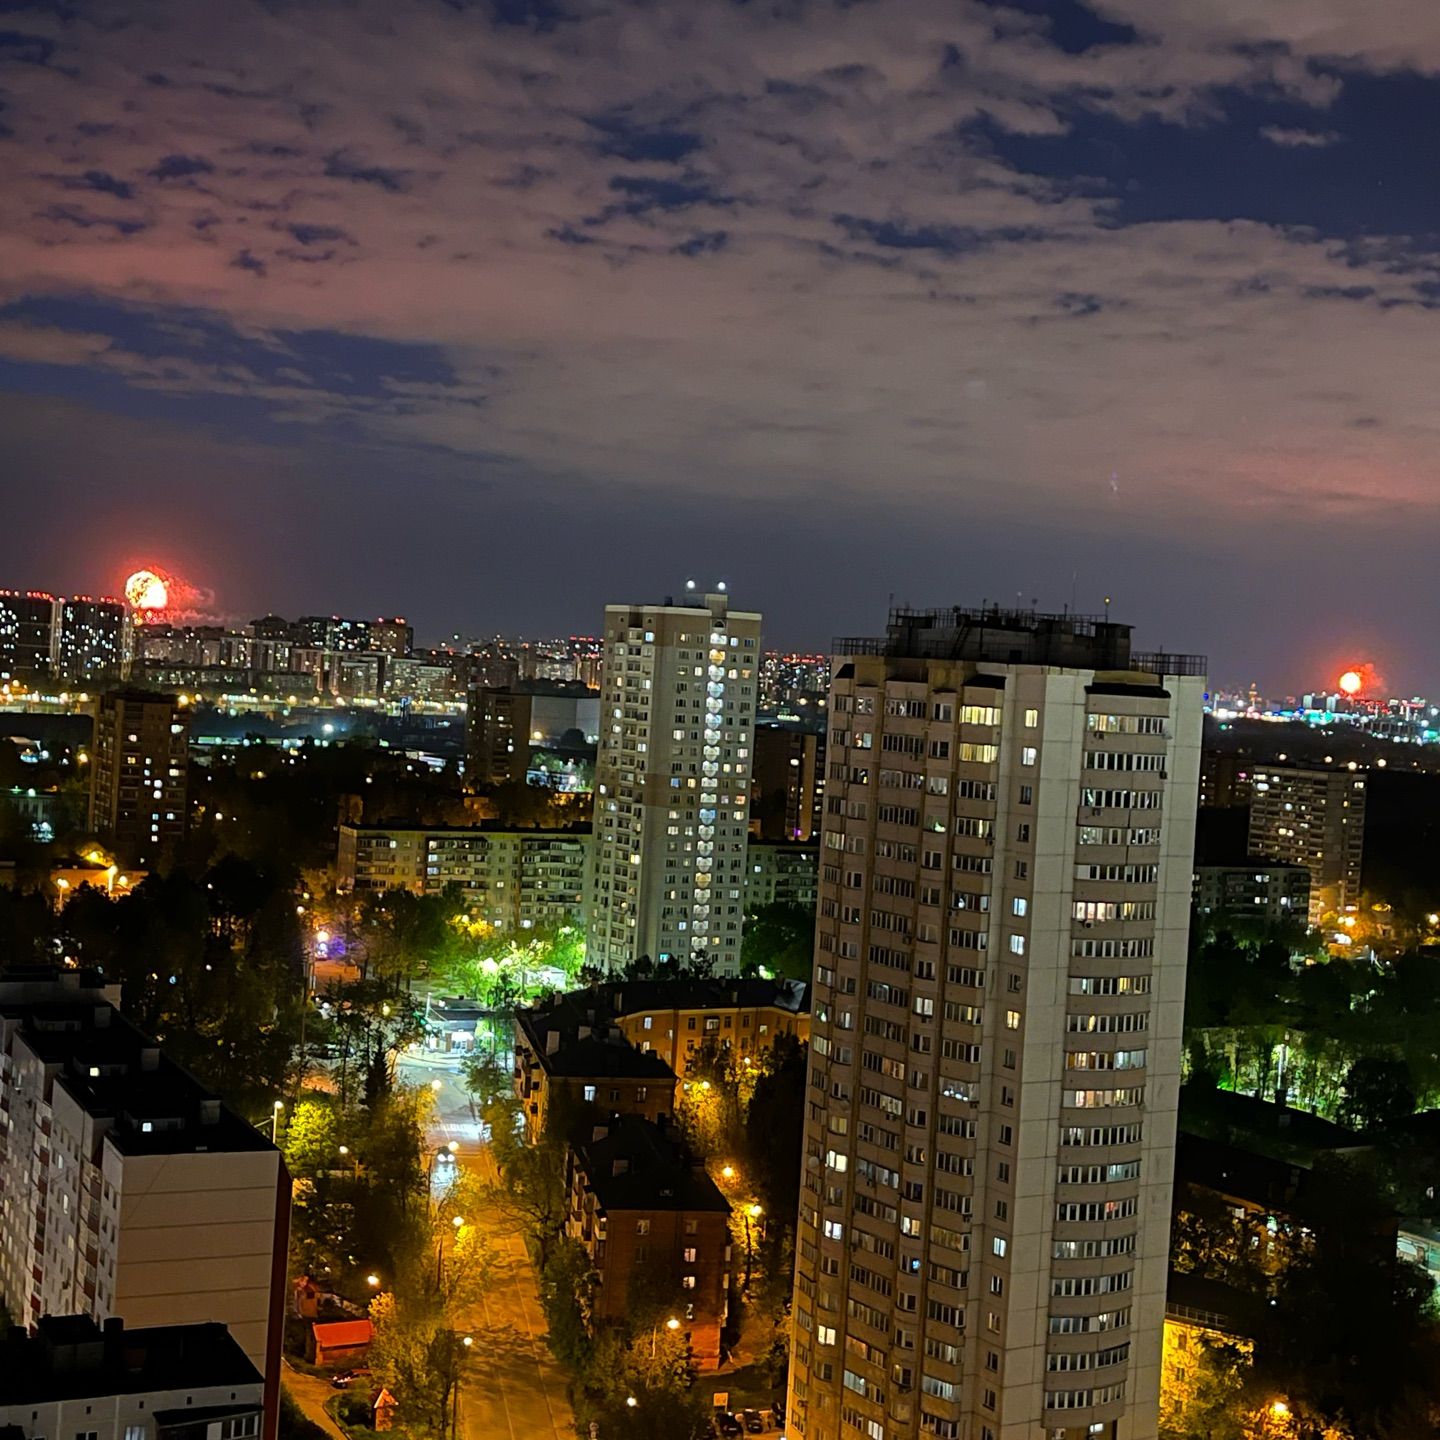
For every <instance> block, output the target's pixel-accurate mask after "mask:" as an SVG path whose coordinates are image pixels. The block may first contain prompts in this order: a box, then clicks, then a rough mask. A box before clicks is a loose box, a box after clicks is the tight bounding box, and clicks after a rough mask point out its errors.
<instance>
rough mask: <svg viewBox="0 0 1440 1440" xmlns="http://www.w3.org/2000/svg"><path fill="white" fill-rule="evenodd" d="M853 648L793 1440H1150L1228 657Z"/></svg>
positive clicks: (953, 631)
mask: <svg viewBox="0 0 1440 1440" xmlns="http://www.w3.org/2000/svg"><path fill="white" fill-rule="evenodd" d="M836 650H837V657H836V672H835V679H834V683H833V686H832V689H831V698H830V707H831V722H830V723H831V731H830V735H829V737H828V743H829V773H828V776H827V781H826V812H827V813H826V815H825V821H824V831H823V837H822V848H821V882H820V914H819V924H818V934H817V942H816V943H817V951H816V984H815V990H814V1017H813V1031H812V1040H811V1066H812V1068H811V1077H810V1079H811V1086H812V1089H811V1091H810V1095H811V1105H810V1111H809V1115H808V1117H807V1122H806V1131H805V1147H806V1148H805V1170H804V1183H803V1188H802V1190H801V1200H800V1215H799V1228H798V1232H797V1245H796V1276H795V1295H794V1302H795V1303H794V1318H795V1328H794V1350H793V1355H792V1364H791V1370H790V1376H791V1379H790V1411H789V1415H788V1417H787V1419H788V1430H787V1433H789V1434H790V1435H791V1436H792V1437H798V1440H851V1437H854V1436H860V1437H864V1440H914V1437H919V1436H939V1437H950V1440H1036V1437H1046V1440H1082V1437H1083V1440H1090V1437H1096V1436H1099V1437H1107V1440H1154V1436H1155V1434H1156V1422H1157V1413H1156V1412H1157V1406H1158V1394H1159V1379H1160V1345H1161V1326H1162V1320H1163V1315H1164V1305H1165V1277H1166V1270H1167V1260H1168V1250H1169V1216H1170V1181H1171V1171H1172V1168H1173V1157H1174V1143H1175V1123H1176V1108H1177V1103H1178V1091H1179V1083H1180V1055H1181V1018H1182V1017H1181V1011H1182V1005H1183V999H1184V982H1185V959H1186V937H1187V929H1188V919H1189V909H1190V884H1191V861H1192V852H1193V844H1194V823H1195V808H1196V797H1197V789H1198V772H1199V759H1200V723H1201V708H1202V699H1203V691H1204V683H1205V682H1204V669H1205V666H1204V661H1203V660H1202V659H1201V658H1200V657H1196V656H1171V655H1142V654H1139V653H1132V651H1131V647H1130V630H1129V627H1128V626H1124V625H1117V624H1111V623H1109V622H1108V621H1100V620H1090V619H1085V618H1081V617H1076V616H1068V615H1067V616H1061V615H1037V614H1032V613H1030V612H1002V611H995V610H985V611H976V610H961V609H944V610H934V611H910V610H900V611H896V612H893V613H892V615H891V620H890V625H889V630H888V634H887V635H886V637H885V638H883V639H879V640H852V641H839V642H837V644H836Z"/></svg>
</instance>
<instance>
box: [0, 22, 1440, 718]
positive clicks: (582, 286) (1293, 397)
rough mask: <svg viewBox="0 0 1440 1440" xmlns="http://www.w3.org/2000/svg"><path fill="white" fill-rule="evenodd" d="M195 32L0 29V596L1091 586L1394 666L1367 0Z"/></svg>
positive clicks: (1391, 504) (1403, 337)
mask: <svg viewBox="0 0 1440 1440" xmlns="http://www.w3.org/2000/svg"><path fill="white" fill-rule="evenodd" d="M211 11H212V7H185V6H180V5H177V4H168V5H161V6H158V7H147V8H146V9H145V10H144V11H143V12H142V11H141V10H140V9H139V8H138V7H133V6H131V5H127V4H122V5H120V6H118V7H107V8H106V11H105V13H104V15H103V16H102V15H101V14H100V13H99V11H98V10H96V9H94V8H92V7H90V6H87V5H83V4H82V5H80V6H77V7H67V8H66V9H65V10H64V11H63V12H62V11H61V10H59V9H58V8H52V7H48V6H38V5H37V6H33V7H28V8H26V9H25V10H24V11H22V12H18V13H19V15H20V17H21V18H20V19H17V21H16V24H15V26H14V27H13V30H12V31H11V32H8V33H7V39H6V43H5V45H4V47H3V51H0V55H3V66H4V70H5V88H6V101H7V108H6V111H5V126H6V133H5V135H4V137H3V138H0V143H3V144H4V146H5V147H6V150H7V152H8V154H9V156H10V160H11V163H10V165H9V166H8V167H7V168H8V170H9V171H10V173H11V176H12V198H13V201H14V203H13V204H12V206H11V207H9V214H8V217H7V220H6V222H5V224H4V226H3V227H0V261H3V266H0V271H3V273H4V275H5V277H6V278H5V281H4V282H3V287H0V386H3V389H4V391H5V392H6V395H5V398H4V400H3V401H0V405H3V409H0V436H3V439H0V470H3V472H4V473H5V474H6V475H7V477H8V480H9V484H8V485H7V498H8V499H9V500H10V502H11V514H12V517H13V519H14V522H15V524H16V528H17V531H18V533H19V534H21V535H22V536H23V537H24V538H25V541H26V549H27V561H28V564H27V567H26V568H27V570H28V571H29V572H30V573H27V574H25V575H20V576H17V577H15V581H14V582H13V583H18V584H24V585H30V584H41V583H44V584H48V585H52V586H55V587H58V588H60V589H63V590H73V589H86V590H88V589H93V588H94V586H93V581H89V580H88V579H87V576H88V574H89V573H91V572H96V571H98V572H100V573H105V574H110V573H116V574H119V575H123V574H125V573H128V571H130V570H132V569H135V568H138V567H139V566H140V565H141V564H144V563H146V562H149V561H153V562H155V563H158V564H161V565H163V566H165V567H167V568H169V569H172V570H175V571H177V572H179V573H182V574H186V575H190V576H195V577H203V582H202V581H197V583H198V584H200V587H201V588H202V589H206V590H209V591H212V592H213V593H214V594H215V595H217V596H221V597H224V601H225V608H226V609H227V610H233V611H235V612H244V611H245V610H248V609H252V608H254V607H255V605H257V604H260V603H262V602H265V603H269V604H273V605H274V606H276V607H277V608H280V609H282V610H288V611H291V612H298V613H304V612H307V611H312V610H314V609H316V608H321V607H322V606H323V608H325V609H331V608H335V609H338V610H341V611H342V612H348V613H362V614H369V613H372V612H374V613H385V614H392V613H395V612H396V611H397V610H399V609H403V610H405V611H406V613H407V614H409V615H410V616H411V618H412V619H413V620H414V621H415V623H416V624H417V625H418V626H419V627H420V628H421V629H422V630H425V631H427V632H430V631H433V630H435V629H438V628H439V625H440V623H441V621H442V619H443V621H444V622H445V623H446V624H447V625H448V626H451V627H457V626H458V627H459V628H462V629H463V628H466V627H467V626H468V625H472V624H479V623H481V622H482V621H483V622H484V623H485V624H487V625H494V626H496V627H498V628H501V629H515V628H518V626H519V620H520V617H521V616H526V617H534V623H536V624H538V625H539V626H540V627H541V628H560V627H561V625H562V624H563V623H567V622H568V621H569V617H570V616H572V615H577V614H588V613H594V612H595V611H596V610H597V609H598V607H599V606H600V605H602V604H604V603H606V602H608V601H611V600H613V599H614V598H615V597H614V595H613V594H612V593H610V591H609V589H608V587H607V578H608V576H609V575H610V574H611V573H612V563H613V558H614V557H616V556H619V557H622V558H623V561H624V563H625V564H626V565H627V567H630V568H632V569H634V568H636V567H638V566H640V565H642V564H643V565H646V566H648V568H650V569H652V570H657V569H659V568H661V567H660V566H658V565H657V564H656V563H655V557H657V556H660V555H662V554H665V553H669V552H671V551H673V550H675V549H676V548H678V547H680V546H684V547H686V550H687V552H688V553H691V554H692V555H694V556H695V566H696V568H697V569H699V570H703V571H704V572H705V576H704V577H702V578H709V577H710V576H714V575H723V576H724V577H725V578H726V579H727V580H728V581H729V582H730V584H731V586H732V589H733V590H734V591H735V592H736V593H738V594H743V595H744V596H745V597H746V602H747V603H748V604H752V605H753V606H754V607H755V608H756V609H758V610H761V611H763V612H764V613H766V614H768V615H771V616H773V617H774V623H775V625H776V627H777V628H776V630H775V632H774V635H773V639H774V641H775V643H777V644H779V645H781V646H782V647H786V648H789V647H796V648H802V647H808V646H814V645H817V644H823V643H824V642H825V640H826V638H827V637H828V635H829V633H831V632H832V631H837V632H841V633H844V632H846V631H851V630H854V629H856V628H858V627H859V626H860V625H862V624H863V623H864V619H865V617H866V616H867V615H872V614H874V613H875V612H876V611H877V610H878V609H879V608H881V606H882V605H883V604H884V600H885V597H886V596H888V595H890V594H891V593H892V592H894V593H895V596H896V598H897V599H899V600H903V601H909V602H913V603H919V604H924V603H946V602H953V601H957V600H961V599H964V600H970V599H972V598H978V597H990V598H1002V597H1003V598H1004V599H1005V600H1007V601H1010V600H1013V599H1015V598H1016V597H1017V596H1018V597H1020V598H1021V600H1022V602H1023V603H1028V602H1029V600H1030V599H1031V597H1032V596H1033V597H1035V598H1036V599H1038V601H1039V603H1040V607H1041V608H1042V609H1045V610H1058V609H1060V608H1061V607H1062V606H1063V605H1065V604H1068V603H1071V602H1072V601H1073V603H1074V606H1075V607H1076V608H1078V609H1080V610H1082V611H1087V612H1088V611H1095V610H1098V609H1100V608H1101V604H1102V601H1103V597H1104V596H1106V595H1110V596H1113V597H1114V602H1115V605H1116V606H1117V607H1119V608H1121V609H1123V610H1124V612H1125V613H1127V614H1129V615H1131V616H1133V617H1135V618H1136V620H1137V621H1138V622H1139V623H1140V624H1141V626H1142V627H1143V628H1144V630H1145V632H1146V634H1147V636H1148V637H1150V638H1151V639H1153V642H1154V643H1157V644H1164V645H1166V646H1168V647H1170V648H1172V649H1175V650H1200V649H1204V650H1206V651H1207V652H1208V653H1209V654H1211V655H1212V656H1213V657H1215V661H1216V670H1217V674H1218V675H1222V676H1233V677H1235V679H1236V680H1237V681H1239V680H1241V679H1242V678H1246V677H1249V676H1251V675H1268V676H1272V677H1274V680H1273V683H1275V684H1277V685H1278V686H1281V687H1283V688H1287V689H1299V688H1300V687H1301V686H1302V685H1304V684H1305V683H1308V680H1307V677H1309V676H1311V675H1313V674H1315V673H1317V672H1319V673H1328V672H1329V671H1330V670H1331V669H1332V668H1333V667H1334V666H1335V665H1336V664H1337V663H1345V662H1347V661H1348V660H1349V659H1350V658H1351V657H1354V656H1361V657H1369V656H1374V657H1375V659H1376V663H1377V664H1378V665H1379V666H1380V668H1381V669H1382V670H1383V671H1384V672H1385V673H1386V674H1387V675H1391V676H1392V677H1393V679H1394V683H1395V684H1396V687H1397V688H1398V689H1399V690H1400V691H1401V692H1413V691H1416V690H1424V689H1426V688H1433V687H1429V686H1428V677H1429V676H1430V675H1432V674H1434V673H1435V671H1436V668H1437V667H1440V644H1437V642H1436V641H1435V639H1434V638H1433V636H1432V635H1431V634H1430V633H1429V632H1430V627H1429V626H1428V625H1427V624H1426V619H1427V611H1428V608H1429V605H1428V600H1429V596H1428V592H1427V591H1426V588H1425V584H1424V582H1423V581H1422V580H1420V579H1418V578H1415V579H1411V578H1407V577H1410V576H1419V575H1421V574H1423V573H1425V567H1426V562H1427V560H1428V555H1429V553H1430V551H1431V550H1432V549H1433V542H1434V538H1435V530H1436V516H1435V505H1434V494H1433V485H1432V483H1431V482H1430V481H1429V478H1428V469H1427V465H1426V455H1427V451H1428V448H1429V442H1430V441H1431V440H1432V438H1433V422H1432V421H1431V420H1430V405H1429V401H1428V395H1426V393H1425V391H1424V389H1423V379H1422V377H1423V375H1424V373H1425V363H1424V362H1425V360H1426V359H1427V358H1428V348H1429V347H1428V343H1427V342H1428V339H1429V334H1430V329H1431V323H1432V317H1431V313H1430V311H1431V309H1432V307H1433V304H1434V298H1433V292H1434V286H1435V280H1434V272H1435V266H1436V257H1435V254H1434V248H1433V244H1432V242H1431V241H1429V240H1428V239H1426V238H1425V237H1426V236H1428V235H1431V234H1433V233H1434V232H1435V230H1436V226H1435V223H1434V222H1435V213H1434V212H1435V202H1434V199H1433V195H1432V193H1431V191H1430V189H1429V187H1428V186H1427V185H1426V183H1425V177H1424V174H1423V171H1422V169H1421V168H1420V167H1419V166H1418V165H1416V164H1415V163H1414V161H1413V159H1412V158H1411V156H1410V151H1409V149H1408V147H1406V146H1405V145H1404V144H1402V143H1397V142H1399V141H1400V140H1401V139H1402V138H1403V136H1404V135H1405V134H1407V133H1424V131H1425V129H1426V128H1427V127H1428V126H1429V125H1430V124H1431V123H1433V119H1434V117H1435V115H1436V113H1437V111H1440V86H1437V83H1436V79H1435V71H1436V68H1437V65H1440V36H1437V33H1436V30H1435V27H1434V26H1433V24H1432V23H1431V22H1430V21H1429V20H1428V19H1427V18H1426V17H1425V16H1424V15H1423V14H1422V13H1420V12H1416V11H1411V10H1392V11H1389V12H1387V13H1385V14H1382V15H1377V16H1372V17H1366V18H1365V19H1364V20H1363V21H1362V20H1361V18H1360V17H1359V16H1358V15H1357V14H1356V13H1355V12H1353V9H1352V8H1351V7H1346V6H1342V5H1340V4H1339V3H1338V0H1314V3H1313V4H1311V5H1310V6H1307V7H1305V8H1304V9H1303V10H1302V9H1301V8H1300V7H1294V8H1292V9H1287V10H1286V11H1284V12H1283V13H1280V14H1267V15H1264V16H1263V17H1257V16H1253V15H1250V14H1248V13H1246V12H1245V10H1244V9H1243V7H1235V6H1232V5H1228V4H1225V3H1223V0H1214V3H1212V4H1210V5H1207V6H1205V7H1204V8H1203V9H1202V10H1200V11H1198V12H1197V11H1195V10H1194V9H1193V8H1192V7H1154V6H1142V5H1140V4H1139V3H1138V0H1101V3H1097V4H1095V5H1093V6H1089V7H1087V6H1084V5H1082V4H1079V3H1073V0H1067V3H1064V4H1059V3H1055V4H1039V3H1035V0H1015V3H1014V4H1012V5H1009V6H1002V5H998V4H983V3H970V4H965V5H960V6H956V7H954V8H951V7H940V6H937V5H935V4H934V3H927V0H901V3H896V4H894V5H889V6H884V7H881V6H877V5H851V6H846V7H831V6H827V5H821V4H808V5H802V4H795V5H787V6H780V7H771V8H769V9H767V10H765V11H763V12H762V11H761V10H760V9H758V8H757V7H747V6H739V5H719V4H714V5H706V6H701V7H698V8H697V7H694V6H686V5H680V4H676V3H668V4H659V5H654V6H648V7H644V8H641V7H638V6H636V7H625V6H621V7H619V8H618V9H608V10H607V9H606V8H605V7H602V6H599V5H596V4H592V3H589V0H575V3H570V4H564V5H561V4H551V3H541V0H494V3H491V4H482V5H455V6H448V7H447V6H440V5H435V6H420V5H415V6H408V7H401V8H400V9H399V10H398V11H396V10H394V9H386V8H382V7H379V6H378V5H376V4H374V3H373V0H372V3H366V4H361V5H358V6H354V7H348V8H346V9H344V10H340V9H334V10H332V9H328V8H318V9H317V8H315V7H296V8H285V7H281V8H279V9H277V8H274V7H260V6H249V5H241V6H236V7H225V9H224V10H223V12H222V13H219V14H212V13H211ZM102 22H103V23H102ZM57 116H63V117H65V119H64V123H55V117H57ZM57 494H58V495H63V496H64V500H65V503H64V504H56V503H55V499H54V497H55V496H56V495H57ZM717 505H720V506H721V507H736V508H737V509H738V510H743V512H744V514H745V516H746V527H745V538H744V541H743V544H741V545H738V546H737V545H735V544H733V543H731V542H730V541H729V540H728V539H727V540H726V541H725V542H723V543H722V542H720V541H719V540H718V539H716V540H714V541H710V540H706V539H705V538H704V531H705V526H706V525H707V523H708V519H707V517H709V516H710V515H712V514H713V512H714V510H715V507H716V506H717ZM721 533H722V531H721V530H720V529H718V528H717V530H716V531H715V534H716V535H717V536H718V535H719V534H721ZM723 533H727V534H728V533H729V532H728V530H727V531H725V532H723ZM297 535H305V536H311V537H315V543H312V544H309V545H307V546H305V547H304V548H303V550H297V547H296V546H295V544H294V537H295V536H297ZM957 551H959V552H960V553H962V554H963V555H964V557H965V558H964V565H963V573H957V572H956V567H955V564H954V556H955V555H956V553H957ZM1380 565H1383V566H1384V572H1385V573H1386V574H1387V575H1391V576H1398V577H1401V579H1400V582H1399V583H1398V584H1393V585H1392V586H1389V587H1372V588H1371V589H1370V590H1368V591H1367V590H1362V589H1361V588H1360V587H1357V586H1354V585H1352V584H1350V583H1348V577H1349V576H1351V575H1354V574H1356V573H1358V572H1361V571H1364V570H1365V569H1366V568H1367V567H1368V568H1371V569H1373V568H1375V567H1377V566H1380ZM837 566H841V567H843V568H844V569H845V570H846V572H847V583H846V585H845V587H844V590H843V593H842V592H840V591H837V589H836V587H835V586H834V585H833V583H832V582H831V581H830V579H829V578H828V577H829V576H831V575H832V574H833V573H834V571H835V568H836V567H837ZM537 574H538V575H541V576H545V577H547V579H546V580H542V581H541V583H536V576H537ZM562 575H563V577H564V584H563V585H561V584H557V583H555V577H559V576H562ZM633 598H635V599H644V598H648V597H645V596H639V595H637V596H634V597H633ZM1257 614H1258V615H1262V616H1263V617H1264V623H1263V624H1256V623H1255V616H1256V615H1257Z"/></svg>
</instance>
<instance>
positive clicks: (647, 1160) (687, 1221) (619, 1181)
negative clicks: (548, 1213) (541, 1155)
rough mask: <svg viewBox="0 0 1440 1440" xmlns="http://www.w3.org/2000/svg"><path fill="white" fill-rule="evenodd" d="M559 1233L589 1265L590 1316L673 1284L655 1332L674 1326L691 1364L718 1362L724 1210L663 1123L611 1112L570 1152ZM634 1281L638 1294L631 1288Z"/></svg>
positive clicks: (628, 1305)
mask: <svg viewBox="0 0 1440 1440" xmlns="http://www.w3.org/2000/svg"><path fill="white" fill-rule="evenodd" d="M568 1180H569V1187H568V1189H569V1197H570V1198H569V1208H568V1214H567V1218H566V1234H567V1235H569V1236H570V1238H571V1239H573V1240H576V1241H578V1242H579V1243H580V1244H581V1245H583V1246H584V1247H585V1249H586V1251H587V1252H588V1254H589V1256H590V1261H591V1264H592V1265H593V1266H594V1267H595V1273H596V1276H597V1277H598V1282H599V1283H598V1286H597V1289H596V1295H595V1312H594V1313H595V1316H596V1318H597V1319H599V1320H602V1321H609V1322H620V1321H623V1320H625V1319H626V1318H627V1317H630V1316H632V1314H633V1313H634V1307H633V1304H632V1301H633V1300H634V1299H635V1298H637V1296H639V1295H644V1296H646V1297H652V1296H656V1295H663V1294H664V1292H665V1291H666V1290H667V1289H669V1288H672V1287H673V1291H674V1308H673V1311H671V1310H669V1309H665V1308H664V1307H663V1306H662V1311H661V1313H659V1314H657V1316H656V1317H655V1326H656V1329H657V1330H658V1329H660V1328H661V1327H664V1326H665V1325H666V1321H667V1320H670V1319H674V1320H678V1321H679V1322H680V1323H679V1326H678V1327H675V1328H679V1329H681V1330H683V1332H684V1335H685V1338H686V1340H687V1341H688V1343H689V1346H690V1349H691V1352H692V1354H693V1356H694V1359H695V1363H696V1365H697V1366H698V1367H699V1368H700V1369H702V1370H713V1369H715V1368H716V1367H717V1366H718V1365H719V1363H720V1332H721V1330H722V1329H723V1327H724V1324H725V1317H726V1308H727V1298H726V1297H727V1294H728V1292H729V1288H730V1206H729V1203H728V1202H727V1201H726V1199H725V1197H724V1196H723V1195H721V1193H720V1191H719V1190H718V1189H717V1188H716V1185H715V1182H714V1181H713V1180H711V1178H710V1177H709V1175H707V1174H706V1173H705V1166H704V1164H703V1162H702V1161H701V1160H700V1159H699V1157H697V1156H693V1155H691V1154H690V1153H689V1152H688V1151H687V1149H686V1148H685V1147H684V1146H683V1145H682V1144H681V1143H680V1141H679V1139H678V1137H677V1136H676V1135H675V1134H674V1132H673V1131H672V1130H671V1129H670V1128H669V1127H668V1126H667V1125H665V1124H664V1123H663V1122H662V1123H659V1124H657V1123H654V1122H652V1121H649V1120H645V1119H642V1118H640V1117H639V1116H637V1115H617V1116H615V1117H613V1118H612V1119H610V1120H608V1121H606V1122H604V1123H602V1124H599V1125H597V1126H595V1128H594V1130H593V1132H592V1134H591V1138H590V1139H589V1140H588V1141H584V1142H581V1143H577V1144H575V1145H573V1146H572V1148H571V1151H570V1163H569V1175H568ZM637 1281H638V1283H639V1286H640V1287H641V1288H640V1289H638V1290H637V1289H636V1285H637Z"/></svg>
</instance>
